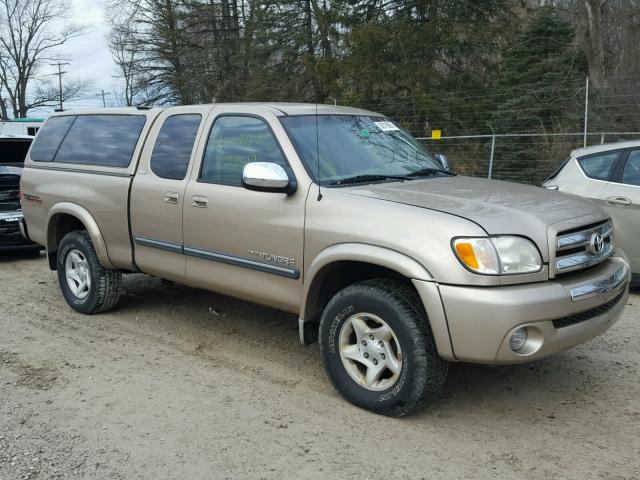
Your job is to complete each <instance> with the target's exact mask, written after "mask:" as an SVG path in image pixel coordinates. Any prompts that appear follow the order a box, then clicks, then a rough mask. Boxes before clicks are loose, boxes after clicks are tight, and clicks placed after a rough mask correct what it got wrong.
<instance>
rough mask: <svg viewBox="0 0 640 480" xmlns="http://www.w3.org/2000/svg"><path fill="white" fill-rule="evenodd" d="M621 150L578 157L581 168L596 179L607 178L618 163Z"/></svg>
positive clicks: (588, 175)
mask: <svg viewBox="0 0 640 480" xmlns="http://www.w3.org/2000/svg"><path fill="white" fill-rule="evenodd" d="M618 153H619V152H607V153H601V154H598V155H590V156H588V157H582V158H579V159H578V163H579V164H580V168H582V171H583V172H584V174H585V175H586V176H587V177H589V178H593V179H595V180H607V179H608V178H609V175H610V174H611V170H612V169H613V166H614V165H615V164H616V160H617V159H618Z"/></svg>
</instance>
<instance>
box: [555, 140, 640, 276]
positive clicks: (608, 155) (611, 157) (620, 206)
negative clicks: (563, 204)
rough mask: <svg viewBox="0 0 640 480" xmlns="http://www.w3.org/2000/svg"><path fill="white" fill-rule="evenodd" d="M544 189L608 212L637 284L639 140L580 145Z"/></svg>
mask: <svg viewBox="0 0 640 480" xmlns="http://www.w3.org/2000/svg"><path fill="white" fill-rule="evenodd" d="M543 187H544V188H547V189H549V190H560V191H562V192H566V193H573V194H575V195H580V196H581V197H586V198H590V199H592V200H595V201H596V202H597V203H598V204H600V205H601V206H603V207H604V208H605V210H606V211H607V212H608V213H609V215H611V218H612V219H613V223H614V229H615V235H616V244H617V245H619V246H620V248H621V249H622V250H623V251H624V252H625V253H626V255H627V256H628V257H629V261H630V262H631V271H632V272H633V283H634V284H639V283H640V140H638V141H631V142H619V143H609V144H605V145H596V146H593V147H587V148H580V149H578V150H574V151H572V152H571V155H570V156H569V158H568V159H567V160H565V161H564V162H563V163H562V164H561V165H560V167H558V169H557V170H556V171H555V172H554V173H553V174H552V175H551V176H550V177H549V178H547V179H546V180H545V182H544V184H543Z"/></svg>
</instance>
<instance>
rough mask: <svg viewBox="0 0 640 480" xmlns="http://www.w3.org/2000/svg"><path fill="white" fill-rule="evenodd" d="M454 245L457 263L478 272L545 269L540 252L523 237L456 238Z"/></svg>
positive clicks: (515, 271)
mask: <svg viewBox="0 0 640 480" xmlns="http://www.w3.org/2000/svg"><path fill="white" fill-rule="evenodd" d="M452 246H453V250H454V252H455V254H456V256H457V257H458V260H460V262H461V263H462V264H463V265H464V266H465V267H467V268H468V269H469V270H472V271H474V272H476V273H483V274H485V275H513V274H516V273H533V272H538V271H540V269H542V258H541V257H540V252H539V251H538V249H537V248H536V246H535V245H534V244H533V242H531V240H527V239H526V238H523V237H516V236H507V235H505V236H499V237H481V238H457V239H455V240H454V241H453V245H452Z"/></svg>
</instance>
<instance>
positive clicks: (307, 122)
mask: <svg viewBox="0 0 640 480" xmlns="http://www.w3.org/2000/svg"><path fill="white" fill-rule="evenodd" d="M280 120H281V122H282V124H283V125H284V127H285V129H286V130H287V132H288V134H289V137H290V138H291V140H292V141H293V143H294V145H295V147H296V149H297V151H298V154H299V155H300V157H301V159H302V161H303V162H304V163H305V166H306V168H307V171H308V172H309V173H310V174H311V176H312V177H313V178H314V180H315V181H316V182H318V183H320V184H322V185H340V184H341V183H346V182H344V181H345V180H347V179H354V178H357V179H362V181H363V182H364V181H367V180H369V181H375V180H377V179H383V178H385V177H387V178H389V179H394V177H395V179H404V177H407V179H410V178H411V177H412V176H418V175H421V174H422V173H425V174H426V173H429V174H433V173H435V172H441V169H442V165H441V164H440V163H439V162H438V161H437V160H436V159H435V157H434V156H433V155H431V154H430V153H429V152H428V151H427V150H425V149H424V147H423V146H422V145H420V144H419V143H418V142H417V141H416V140H415V139H414V138H413V137H412V136H411V135H410V134H409V133H407V132H406V131H405V130H402V129H401V128H400V127H398V126H397V125H396V124H395V123H393V122H391V121H390V120H388V119H386V118H383V117H369V116H357V115H318V116H315V115H305V116H288V117H281V118H280ZM316 125H317V129H316ZM318 154H319V156H320V162H319V163H320V164H319V165H318V160H317V159H318ZM378 177H379V178H378Z"/></svg>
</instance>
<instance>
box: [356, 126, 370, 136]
mask: <svg viewBox="0 0 640 480" xmlns="http://www.w3.org/2000/svg"><path fill="white" fill-rule="evenodd" d="M358 136H360V138H369V137H370V136H371V133H370V132H369V130H367V129H366V128H363V129H362V130H360V131H359V132H358Z"/></svg>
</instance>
